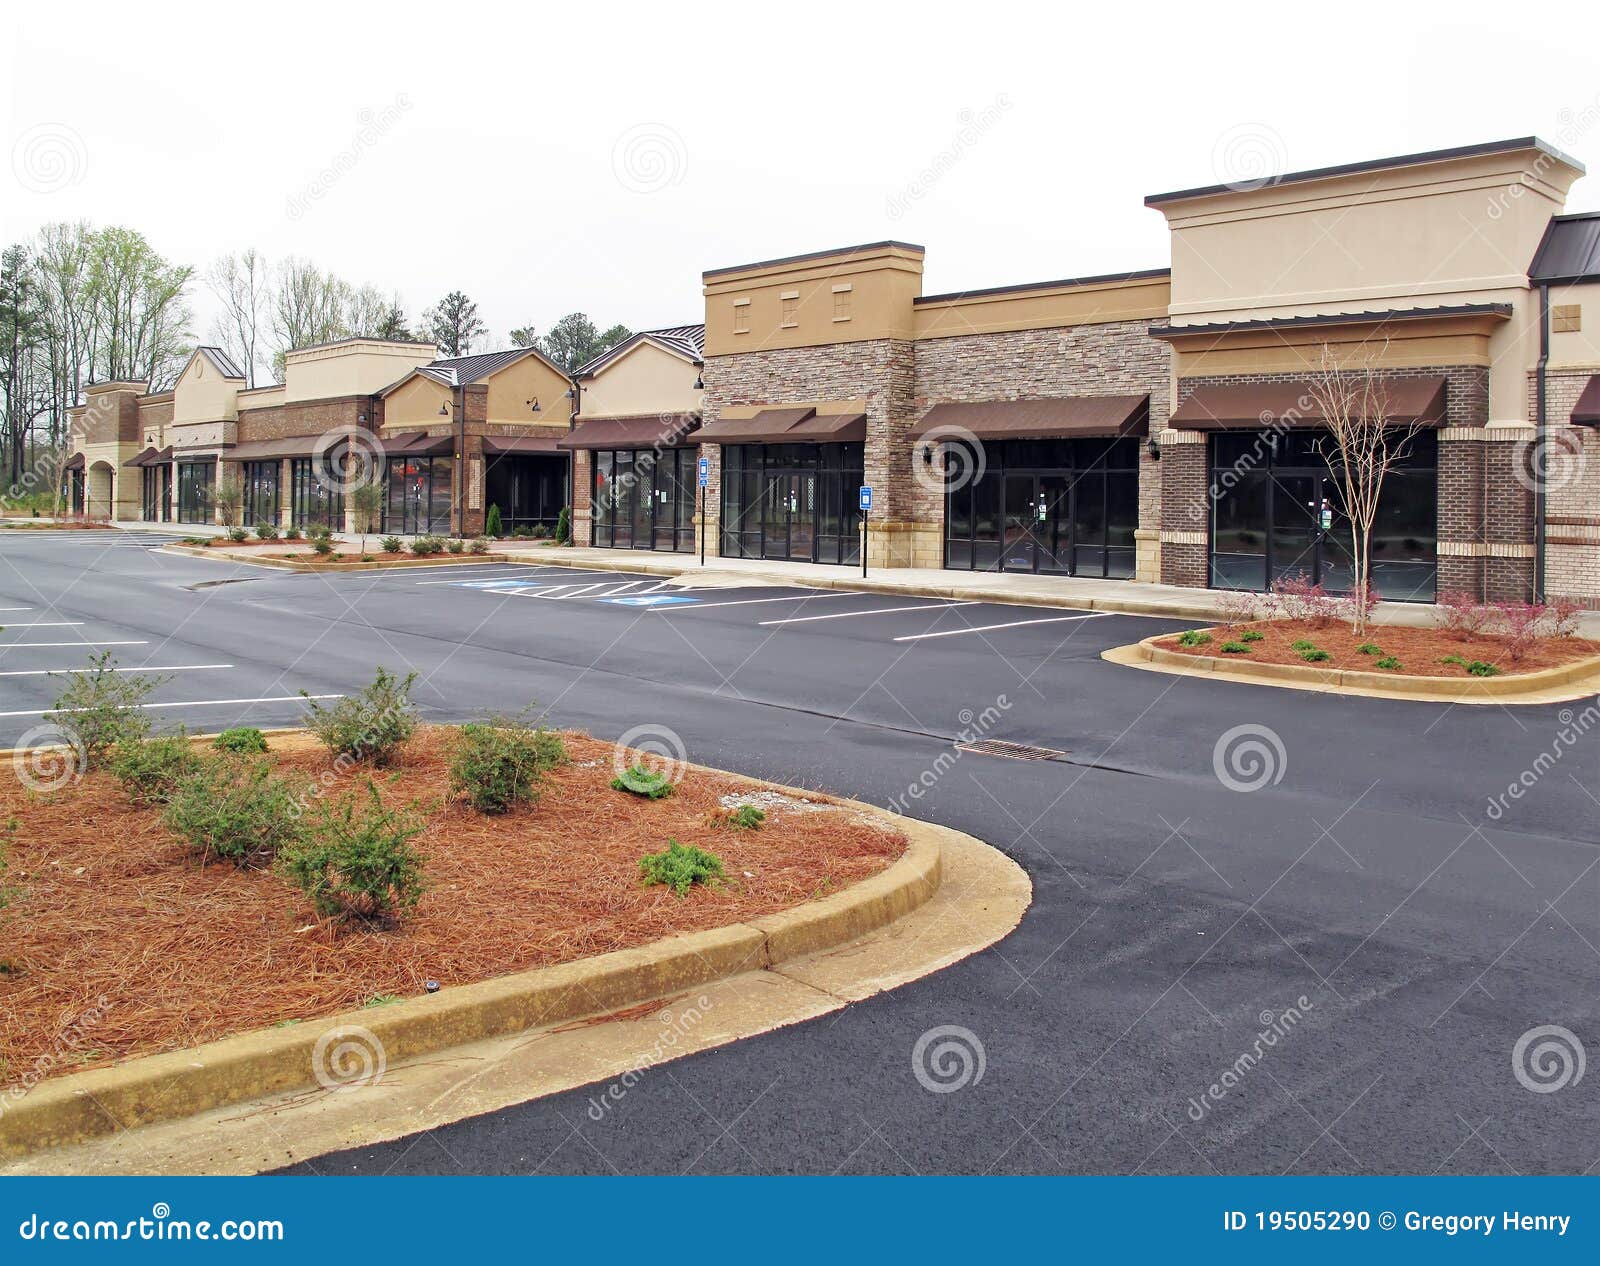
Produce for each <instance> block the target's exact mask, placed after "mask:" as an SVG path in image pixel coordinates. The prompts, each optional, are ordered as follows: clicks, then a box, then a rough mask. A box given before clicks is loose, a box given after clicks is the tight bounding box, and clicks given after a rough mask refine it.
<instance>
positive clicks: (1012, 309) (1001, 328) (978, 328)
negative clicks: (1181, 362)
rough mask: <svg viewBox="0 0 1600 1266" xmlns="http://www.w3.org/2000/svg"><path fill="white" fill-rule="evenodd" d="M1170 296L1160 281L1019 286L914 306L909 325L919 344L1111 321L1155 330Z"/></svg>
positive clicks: (1169, 285) (1130, 279) (1134, 279)
mask: <svg viewBox="0 0 1600 1266" xmlns="http://www.w3.org/2000/svg"><path fill="white" fill-rule="evenodd" d="M1171 295H1172V279H1171V278H1170V277H1169V276H1166V275H1162V276H1153V277H1123V278H1110V279H1107V280H1105V281H1087V282H1077V283H1065V284H1061V285H1052V286H1021V287H1018V288H1017V289H1015V290H1003V291H988V292H984V293H978V294H963V295H954V296H951V297H950V298H947V299H932V300H928V299H924V300H922V301H920V302H919V303H918V304H917V305H916V308H915V311H914V314H913V318H912V319H913V328H914V330H915V333H916V337H917V338H919V339H933V338H955V337H959V336H961V335H966V334H1000V333H1009V332H1012V331H1017V330H1049V329H1059V328H1066V327H1070V326H1074V325H1102V324H1110V323H1111V322H1114V321H1137V320H1148V321H1150V322H1151V323H1152V324H1156V323H1159V322H1161V321H1164V320H1165V319H1166V315H1167V305H1168V303H1169V302H1170V300H1171Z"/></svg>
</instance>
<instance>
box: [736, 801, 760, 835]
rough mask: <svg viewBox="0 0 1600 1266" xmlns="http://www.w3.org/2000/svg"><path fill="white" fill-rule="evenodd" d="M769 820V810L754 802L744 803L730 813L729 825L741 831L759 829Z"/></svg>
mask: <svg viewBox="0 0 1600 1266" xmlns="http://www.w3.org/2000/svg"><path fill="white" fill-rule="evenodd" d="M766 820H767V811H766V810H765V809H760V808H757V807H756V806H755V805H753V804H742V805H740V806H739V807H738V808H737V809H735V810H734V811H733V812H732V813H730V814H729V815H728V825H729V826H734V827H738V828H739V830H741V831H759V830H760V829H761V824H762V823H763V822H765V821H766Z"/></svg>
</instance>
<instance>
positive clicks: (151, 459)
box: [122, 444, 161, 469]
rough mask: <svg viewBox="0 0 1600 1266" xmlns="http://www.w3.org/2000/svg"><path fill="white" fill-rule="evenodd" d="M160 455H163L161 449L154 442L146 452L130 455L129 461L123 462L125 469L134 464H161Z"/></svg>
mask: <svg viewBox="0 0 1600 1266" xmlns="http://www.w3.org/2000/svg"><path fill="white" fill-rule="evenodd" d="M160 455H161V454H160V450H158V449H157V448H156V447H155V445H153V444H152V445H151V446H150V447H149V448H147V449H145V450H144V452H142V453H140V454H139V455H138V456H137V457H130V458H129V459H128V460H127V461H125V462H123V463H122V465H123V469H127V468H129V467H133V466H155V465H158V464H159V458H160Z"/></svg>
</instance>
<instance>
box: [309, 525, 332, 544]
mask: <svg viewBox="0 0 1600 1266" xmlns="http://www.w3.org/2000/svg"><path fill="white" fill-rule="evenodd" d="M306 535H307V536H309V537H310V538H311V539H312V540H313V541H319V540H320V541H331V540H332V539H333V529H332V528H331V527H329V526H328V525H327V524H326V523H313V524H312V525H311V526H310V527H308V528H307V529H306Z"/></svg>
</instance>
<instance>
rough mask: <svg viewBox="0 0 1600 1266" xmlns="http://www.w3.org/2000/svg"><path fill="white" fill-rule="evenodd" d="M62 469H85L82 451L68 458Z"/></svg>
mask: <svg viewBox="0 0 1600 1266" xmlns="http://www.w3.org/2000/svg"><path fill="white" fill-rule="evenodd" d="M61 469H62V470H82V469H83V454H82V453H74V454H73V455H72V456H71V457H69V458H67V464H66V465H65V466H63V467H62V468H61Z"/></svg>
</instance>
